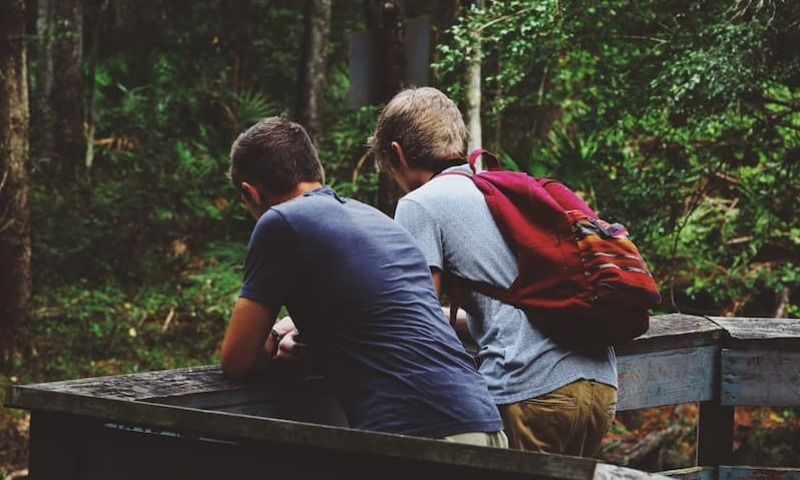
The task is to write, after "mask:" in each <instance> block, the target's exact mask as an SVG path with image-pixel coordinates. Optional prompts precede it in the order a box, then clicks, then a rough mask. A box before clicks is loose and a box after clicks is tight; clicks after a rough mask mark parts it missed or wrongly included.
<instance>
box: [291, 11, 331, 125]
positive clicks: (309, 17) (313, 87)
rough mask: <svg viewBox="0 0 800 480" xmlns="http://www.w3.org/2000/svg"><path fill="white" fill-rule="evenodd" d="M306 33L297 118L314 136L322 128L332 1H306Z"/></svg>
mask: <svg viewBox="0 0 800 480" xmlns="http://www.w3.org/2000/svg"><path fill="white" fill-rule="evenodd" d="M304 15H305V36H304V38H303V50H302V61H301V64H300V91H299V92H298V108H297V112H298V120H299V121H300V123H301V124H303V125H304V126H305V127H306V129H307V130H308V133H309V135H310V136H311V138H312V139H316V137H317V135H318V134H319V133H320V132H321V131H322V103H323V99H324V98H325V86H326V83H327V82H326V71H327V69H326V66H327V63H328V62H327V60H328V43H329V42H328V36H329V33H330V29H331V0H306V6H305V14H304Z"/></svg>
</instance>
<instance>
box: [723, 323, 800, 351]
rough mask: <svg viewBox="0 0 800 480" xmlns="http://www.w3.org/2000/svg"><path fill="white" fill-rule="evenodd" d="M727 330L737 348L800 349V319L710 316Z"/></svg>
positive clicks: (729, 340)
mask: <svg viewBox="0 0 800 480" xmlns="http://www.w3.org/2000/svg"><path fill="white" fill-rule="evenodd" d="M709 319H710V320H711V321H713V322H714V323H716V324H717V325H719V326H720V327H722V328H724V329H725V331H726V332H727V336H728V339H727V342H726V343H727V346H730V347H732V348H736V349H743V348H755V349H759V348H760V349H770V350H776V349H781V350H800V319H792V318H727V317H709Z"/></svg>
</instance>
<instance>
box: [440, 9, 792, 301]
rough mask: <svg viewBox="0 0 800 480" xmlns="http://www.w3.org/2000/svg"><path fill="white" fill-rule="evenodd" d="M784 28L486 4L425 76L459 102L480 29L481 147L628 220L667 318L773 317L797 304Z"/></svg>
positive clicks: (737, 20) (663, 13) (715, 14)
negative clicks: (778, 297) (438, 79)
mask: <svg viewBox="0 0 800 480" xmlns="http://www.w3.org/2000/svg"><path fill="white" fill-rule="evenodd" d="M798 18H800V6H798V4H797V3H796V2H771V1H765V2H737V3H735V4H733V5H730V4H726V3H711V4H709V3H708V2H700V1H692V0H684V1H677V2H664V1H661V0H650V1H646V2H635V3H631V2H623V1H621V0H606V1H602V2H591V3H589V4H586V3H585V2H577V1H566V2H565V1H544V2H537V3H536V5H531V4H530V3H529V2H523V1H508V2H488V4H487V7H486V8H485V9H482V10H481V9H476V8H472V9H470V10H469V12H467V14H466V15H464V16H463V17H461V18H459V19H458V21H457V22H456V24H455V25H454V26H453V27H452V28H451V29H450V30H449V35H450V40H449V41H448V42H447V43H446V44H445V45H442V46H440V48H439V51H440V54H441V57H442V58H441V61H440V62H439V64H438V65H437V66H438V68H439V70H440V73H441V75H442V78H443V79H444V80H445V81H446V82H447V84H448V86H449V92H450V93H451V94H453V95H454V96H455V97H456V98H459V97H460V95H461V88H462V85H463V82H462V81H461V80H460V79H461V75H462V72H463V71H464V67H465V65H466V57H467V56H468V55H464V54H463V53H462V52H469V51H471V49H472V44H473V42H474V41H475V38H474V33H475V32H480V34H481V37H482V40H481V41H482V44H481V46H482V52H483V55H484V62H483V66H484V72H485V74H484V80H485V90H484V105H487V113H486V117H485V120H486V121H487V122H488V123H492V124H495V125H496V127H495V128H489V129H486V128H484V131H488V132H499V134H500V136H497V137H496V138H494V139H492V141H491V142H489V143H490V144H491V143H492V142H494V143H495V144H498V145H499V149H500V150H502V151H503V152H504V153H503V155H504V156H505V157H506V158H513V159H514V161H513V162H511V164H513V165H516V168H519V169H520V170H526V171H528V172H530V173H532V174H535V175H554V176H558V177H560V178H562V179H563V180H564V181H565V182H566V183H567V184H569V185H571V186H573V187H574V188H576V189H579V190H582V191H583V193H584V194H585V196H587V197H588V199H589V200H590V202H591V203H593V205H594V206H595V207H596V208H597V209H598V210H599V211H600V212H601V213H602V214H603V215H604V216H605V217H607V218H611V219H614V220H617V221H622V222H623V223H626V224H628V226H629V227H630V230H631V232H632V234H633V236H634V240H636V241H637V244H639V245H640V247H641V250H642V251H643V253H644V254H645V256H646V258H648V260H649V262H650V263H651V267H653V269H654V271H655V273H656V276H657V278H658V279H659V280H660V283H661V286H662V288H663V289H664V291H665V292H667V293H668V295H667V298H668V299H669V302H668V303H667V304H665V308H666V309H668V310H676V309H677V310H682V311H689V312H691V311H695V312H702V313H712V312H713V313H715V314H743V315H756V316H760V315H763V316H772V314H773V312H774V308H775V307H776V302H775V301H774V296H775V293H776V292H782V291H784V290H787V291H789V292H790V305H783V307H784V308H789V310H790V311H793V312H797V306H798V303H800V302H798V298H797V295H798V294H800V293H798V286H800V284H799V283H798V277H800V267H798V266H797V264H796V262H795V261H794V259H795V258H797V256H798V253H800V250H799V249H798V245H797V232H796V228H795V226H794V225H795V224H796V221H795V219H796V216H795V214H794V213H793V212H796V211H798V207H800V203H799V202H800V200H798V198H800V197H798V193H800V179H798V177H797V170H796V169H797V159H798V155H799V152H800V135H798V133H797V132H798V130H800V92H798V87H800V75H798V72H800V53H798V51H797V49H793V48H791V47H790V46H789V45H790V44H791V43H792V42H794V43H795V44H796V42H797V41H798V39H800V29H798V22H797V19H798ZM779 199H780V200H779Z"/></svg>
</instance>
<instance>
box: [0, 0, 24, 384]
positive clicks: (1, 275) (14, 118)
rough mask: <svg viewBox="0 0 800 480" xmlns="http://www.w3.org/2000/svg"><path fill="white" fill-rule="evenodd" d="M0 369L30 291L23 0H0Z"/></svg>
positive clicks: (22, 315) (5, 361) (7, 364)
mask: <svg viewBox="0 0 800 480" xmlns="http://www.w3.org/2000/svg"><path fill="white" fill-rule="evenodd" d="M0 32H1V33H0V35H2V36H0V372H2V371H5V370H6V369H7V367H8V366H9V354H10V350H11V348H12V347H13V343H12V341H13V340H12V338H13V337H14V336H13V335H11V334H10V332H11V331H12V329H13V328H14V327H16V326H17V325H18V324H19V323H20V322H21V320H22V318H23V317H24V316H25V311H26V309H27V306H28V300H29V299H30V294H31V278H30V259H31V243H30V225H29V221H28V219H29V212H28V172H27V160H28V123H29V119H28V80H27V70H26V69H27V66H26V63H25V62H26V58H25V54H26V52H25V1H24V0H0Z"/></svg>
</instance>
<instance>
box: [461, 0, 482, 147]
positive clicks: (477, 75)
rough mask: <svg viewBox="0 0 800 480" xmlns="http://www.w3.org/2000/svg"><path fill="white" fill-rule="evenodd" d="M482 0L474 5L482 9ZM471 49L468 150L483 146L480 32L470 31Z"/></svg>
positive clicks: (467, 112) (468, 83)
mask: <svg viewBox="0 0 800 480" xmlns="http://www.w3.org/2000/svg"><path fill="white" fill-rule="evenodd" d="M485 5H486V2H485V1H484V0H475V6H476V7H478V8H480V9H482V8H484V6H485ZM471 47H472V49H471V51H470V52H469V70H468V72H467V92H466V93H467V94H466V103H467V111H466V115H465V116H466V120H467V128H469V136H470V140H469V151H472V150H474V149H476V148H480V147H482V146H483V132H482V130H481V58H482V55H481V34H480V32H477V31H476V32H473V33H472V45H471Z"/></svg>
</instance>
